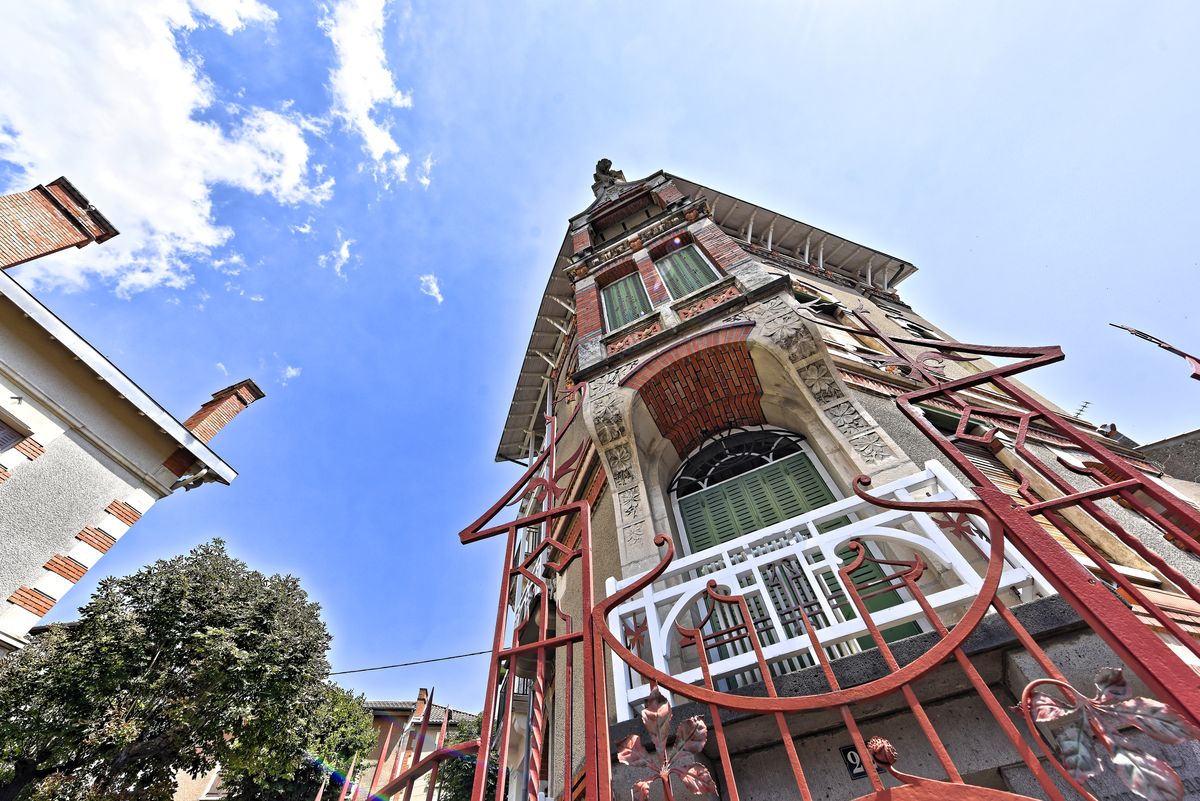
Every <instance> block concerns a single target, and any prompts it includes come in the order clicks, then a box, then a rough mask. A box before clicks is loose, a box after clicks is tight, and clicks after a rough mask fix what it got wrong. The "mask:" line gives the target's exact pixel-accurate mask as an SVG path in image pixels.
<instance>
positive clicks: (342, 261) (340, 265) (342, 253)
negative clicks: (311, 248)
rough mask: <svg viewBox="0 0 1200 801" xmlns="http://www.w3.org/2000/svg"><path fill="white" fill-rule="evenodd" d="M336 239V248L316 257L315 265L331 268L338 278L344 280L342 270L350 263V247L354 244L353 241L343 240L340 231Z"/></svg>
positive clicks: (344, 275)
mask: <svg viewBox="0 0 1200 801" xmlns="http://www.w3.org/2000/svg"><path fill="white" fill-rule="evenodd" d="M337 238H338V244H337V247H335V248H334V249H333V250H331V251H329V252H328V253H322V254H321V255H320V256H318V257H317V263H318V264H320V265H321V266H322V267H332V268H333V271H334V272H335V273H337V275H338V277H339V278H345V277H346V274H345V272H343V270H344V269H345V267H346V264H347V262H349V261H350V246H351V245H353V244H354V240H353V239H346V238H344V237H343V236H342V232H341V231H340V230H339V231H338V232H337Z"/></svg>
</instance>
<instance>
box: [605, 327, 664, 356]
mask: <svg viewBox="0 0 1200 801" xmlns="http://www.w3.org/2000/svg"><path fill="white" fill-rule="evenodd" d="M662 330H663V327H662V323H660V322H659V321H658V320H654V321H653V322H651V323H650V324H648V325H643V326H642V327H640V328H638V329H637V330H635V331H630V332H629V333H628V334H626V335H625V336H623V337H621V338H620V339H618V340H617V341H615V342H611V343H609V346H608V355H609V356H612V355H613V354H614V353H620V352H621V351H623V350H625V349H626V348H628V347H630V346H631V345H636V344H637V343H639V342H641V341H642V340H643V339H649V338H650V337H652V336H654V335H655V334H658V333H660V332H662Z"/></svg>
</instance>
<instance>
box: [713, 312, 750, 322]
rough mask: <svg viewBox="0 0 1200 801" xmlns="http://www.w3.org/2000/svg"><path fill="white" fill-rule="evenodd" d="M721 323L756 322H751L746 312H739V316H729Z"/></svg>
mask: <svg viewBox="0 0 1200 801" xmlns="http://www.w3.org/2000/svg"><path fill="white" fill-rule="evenodd" d="M721 322H723V323H749V322H754V321H753V320H751V319H750V315H748V314H746V313H745V312H738V313H737V314H731V315H729V316H728V317H726V318H725V319H724V320H722V321H721Z"/></svg>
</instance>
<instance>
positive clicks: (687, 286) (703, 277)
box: [655, 245, 717, 298]
mask: <svg viewBox="0 0 1200 801" xmlns="http://www.w3.org/2000/svg"><path fill="white" fill-rule="evenodd" d="M655 266H656V267H657V268H658V273H659V275H661V276H662V279H663V283H664V284H666V285H667V290H668V291H669V292H670V293H671V297H673V298H681V297H683V296H684V295H690V294H691V293H693V292H695V291H696V290H698V289H703V288H704V287H706V286H708V285H709V284H711V283H712V282H713V281H715V280H716V279H717V274H716V271H715V270H713V268H712V267H711V266H710V265H709V264H708V262H707V261H705V260H704V257H703V256H701V255H700V252H699V251H697V250H696V247H695V246H694V245H688V246H687V247H685V248H682V249H680V250H677V251H675V252H674V253H672V254H671V255H669V256H665V257H663V258H661V259H659V260H658V261H657V262H656V263H655Z"/></svg>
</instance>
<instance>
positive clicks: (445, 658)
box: [329, 649, 491, 676]
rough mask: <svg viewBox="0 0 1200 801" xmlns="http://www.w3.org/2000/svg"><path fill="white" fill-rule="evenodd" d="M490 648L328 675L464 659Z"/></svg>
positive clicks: (333, 673) (333, 674) (335, 674)
mask: <svg viewBox="0 0 1200 801" xmlns="http://www.w3.org/2000/svg"><path fill="white" fill-rule="evenodd" d="M490 653H491V650H490V649H489V650H487V651H472V652H471V653H469V654H454V655H453V656H438V657H434V658H433V659H418V660H417V661H415V662H397V663H396V664H394V665H376V666H375V667H365V668H355V669H354V670H335V671H333V672H331V673H330V674H329V675H330V676H345V675H346V674H347V673H366V672H368V671H371V670H390V669H391V668H402V667H412V666H413V665H428V664H430V663H431V662H448V661H450V660H451V659H466V658H467V657H468V656H481V655H482V654H490Z"/></svg>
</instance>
